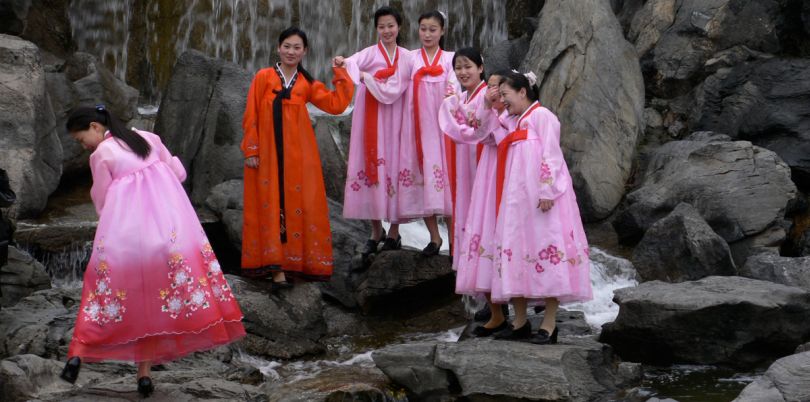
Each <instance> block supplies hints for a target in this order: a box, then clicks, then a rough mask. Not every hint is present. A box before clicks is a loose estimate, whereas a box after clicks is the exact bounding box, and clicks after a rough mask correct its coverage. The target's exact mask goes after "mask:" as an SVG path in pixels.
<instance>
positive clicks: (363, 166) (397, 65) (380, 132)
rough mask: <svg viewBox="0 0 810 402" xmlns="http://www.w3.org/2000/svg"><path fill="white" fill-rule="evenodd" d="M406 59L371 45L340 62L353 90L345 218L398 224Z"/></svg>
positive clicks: (404, 53) (407, 76) (403, 54)
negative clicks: (351, 83) (344, 68)
mask: <svg viewBox="0 0 810 402" xmlns="http://www.w3.org/2000/svg"><path fill="white" fill-rule="evenodd" d="M409 58H410V53H409V52H408V50H407V49H405V48H402V47H397V49H396V51H395V52H394V54H388V53H387V50H386V49H385V47H384V46H383V45H382V43H377V45H375V46H370V47H368V48H366V49H363V50H361V51H360V52H358V53H356V54H354V55H353V56H351V57H349V58H347V59H346V69H347V71H348V72H349V75H350V76H351V77H352V80H353V81H354V83H355V84H357V85H358V87H357V94H356V96H355V102H354V111H353V112H352V113H353V115H352V135H351V142H350V144H349V161H348V172H347V175H346V189H345V192H344V202H343V216H344V217H346V218H350V219H374V220H386V221H389V222H393V223H399V222H400V221H401V219H400V217H399V214H398V213H397V204H398V203H397V195H398V192H397V178H398V174H399V141H400V132H401V131H402V120H403V109H404V107H405V96H404V93H405V91H406V90H407V89H408V86H409V84H410V83H411V77H410V71H411V70H410V69H411V63H410V60H409ZM361 76H363V80H362V81H364V82H362V81H361V79H360V78H361Z"/></svg>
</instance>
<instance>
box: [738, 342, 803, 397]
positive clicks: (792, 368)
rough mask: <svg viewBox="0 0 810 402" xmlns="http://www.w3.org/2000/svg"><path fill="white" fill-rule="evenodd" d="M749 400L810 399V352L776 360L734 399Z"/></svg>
mask: <svg viewBox="0 0 810 402" xmlns="http://www.w3.org/2000/svg"><path fill="white" fill-rule="evenodd" d="M748 401H762V402H765V401H767V402H785V401H810V352H804V353H799V354H795V355H791V356H787V357H783V358H781V359H779V360H777V361H775V362H774V363H773V364H772V365H771V366H770V367H768V371H766V372H765V374H763V375H762V376H761V377H759V378H757V379H756V380H755V381H754V382H752V383H751V384H748V386H747V387H745V389H743V391H742V392H741V393H740V396H738V397H737V399H735V400H734V402H748Z"/></svg>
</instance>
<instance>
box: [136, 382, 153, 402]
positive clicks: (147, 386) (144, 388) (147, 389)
mask: <svg viewBox="0 0 810 402" xmlns="http://www.w3.org/2000/svg"><path fill="white" fill-rule="evenodd" d="M152 392H155V384H152V379H151V378H149V377H141V378H139V379H138V393H139V394H141V396H142V397H144V398H148V397H149V395H152Z"/></svg>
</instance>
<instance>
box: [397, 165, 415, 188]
mask: <svg viewBox="0 0 810 402" xmlns="http://www.w3.org/2000/svg"><path fill="white" fill-rule="evenodd" d="M399 183H400V184H402V186H403V187H410V186H412V185H413V175H411V171H410V169H403V170H400V172H399Z"/></svg>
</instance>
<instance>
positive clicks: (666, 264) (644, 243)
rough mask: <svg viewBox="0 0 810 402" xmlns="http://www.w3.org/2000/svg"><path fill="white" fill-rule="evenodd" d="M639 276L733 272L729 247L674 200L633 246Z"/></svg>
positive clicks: (687, 277)
mask: <svg viewBox="0 0 810 402" xmlns="http://www.w3.org/2000/svg"><path fill="white" fill-rule="evenodd" d="M633 266H635V267H636V270H637V271H638V274H639V276H640V277H641V279H642V280H645V281H652V280H660V281H665V282H684V281H691V280H696V279H701V278H705V277H707V276H711V275H734V274H735V273H736V271H737V270H736V267H735V266H734V261H733V260H732V259H731V251H730V250H729V248H728V244H727V243H726V241H725V240H723V238H722V237H720V236H719V235H718V234H717V233H715V232H714V231H712V228H711V227H709V225H708V224H707V223H706V221H704V220H703V218H702V217H701V216H700V213H698V211H696V210H695V208H693V207H692V206H691V205H689V204H678V206H677V207H675V209H674V210H673V211H672V212H671V213H670V214H669V215H667V216H666V217H664V218H662V219H661V220H659V221H658V222H656V223H655V224H654V225H652V227H651V228H650V230H648V231H647V233H645V234H644V237H643V238H642V239H641V242H640V243H639V244H638V245H637V246H636V248H635V249H634V250H633Z"/></svg>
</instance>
